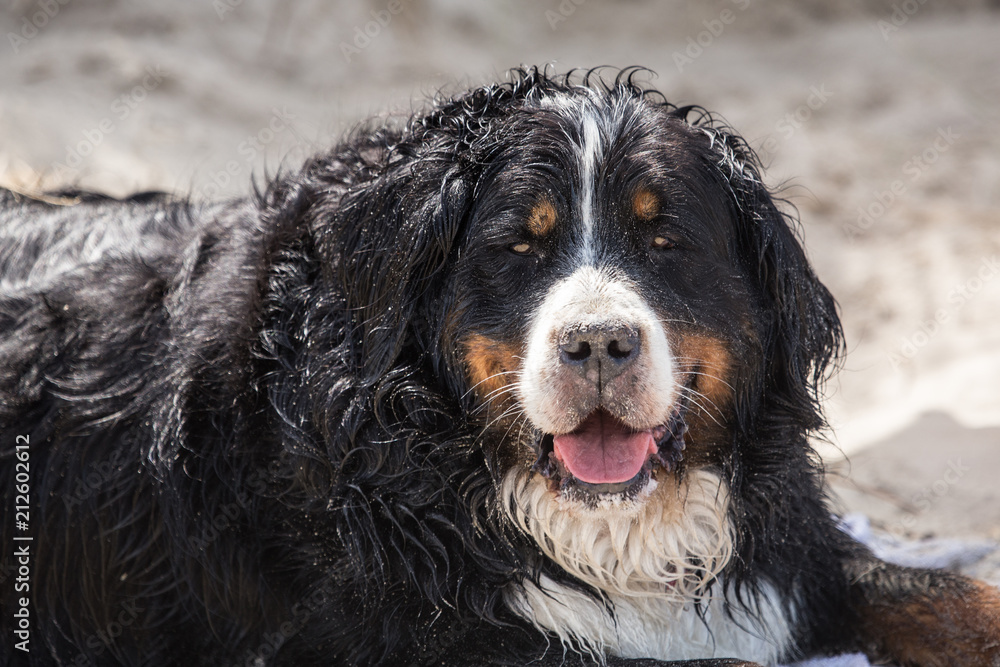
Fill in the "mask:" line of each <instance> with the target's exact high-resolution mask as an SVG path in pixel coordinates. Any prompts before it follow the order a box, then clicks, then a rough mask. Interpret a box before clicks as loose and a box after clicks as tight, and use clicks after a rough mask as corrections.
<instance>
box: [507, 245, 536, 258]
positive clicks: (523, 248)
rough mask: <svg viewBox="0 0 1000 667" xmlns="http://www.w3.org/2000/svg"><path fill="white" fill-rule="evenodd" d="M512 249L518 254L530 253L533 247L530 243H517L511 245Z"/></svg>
mask: <svg viewBox="0 0 1000 667" xmlns="http://www.w3.org/2000/svg"><path fill="white" fill-rule="evenodd" d="M510 251H511V252H513V253H515V254H518V255H530V254H531V251H532V247H531V244H530V243H515V244H514V245H512V246H511V247H510Z"/></svg>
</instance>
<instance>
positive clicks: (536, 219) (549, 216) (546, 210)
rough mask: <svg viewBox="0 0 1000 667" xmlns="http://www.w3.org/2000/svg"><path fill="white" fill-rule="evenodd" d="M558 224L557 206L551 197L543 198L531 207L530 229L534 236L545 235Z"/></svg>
mask: <svg viewBox="0 0 1000 667" xmlns="http://www.w3.org/2000/svg"><path fill="white" fill-rule="evenodd" d="M555 226H556V207H555V206H554V205H553V204H552V202H551V201H550V200H549V199H542V200H541V201H540V202H538V203H537V204H535V207H534V208H533V209H531V214H530V215H529V216H528V231H529V232H531V234H532V235H533V236H545V235H546V234H548V233H549V232H551V231H552V228H553V227H555Z"/></svg>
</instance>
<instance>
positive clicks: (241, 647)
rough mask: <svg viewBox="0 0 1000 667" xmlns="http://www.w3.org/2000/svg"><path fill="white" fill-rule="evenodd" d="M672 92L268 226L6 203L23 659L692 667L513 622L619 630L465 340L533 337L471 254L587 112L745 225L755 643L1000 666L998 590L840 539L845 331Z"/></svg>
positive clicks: (479, 121) (709, 459) (358, 150)
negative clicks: (660, 137) (823, 454)
mask: <svg viewBox="0 0 1000 667" xmlns="http://www.w3.org/2000/svg"><path fill="white" fill-rule="evenodd" d="M641 78H642V77H641V76H637V70H626V71H623V72H622V73H621V74H620V75H619V76H618V77H617V78H616V79H614V80H613V81H612V82H609V83H604V81H603V80H601V79H600V76H599V73H588V74H585V75H579V74H577V75H574V74H570V75H566V76H555V75H551V74H550V73H548V72H546V71H543V70H539V69H534V68H532V69H524V70H515V71H513V72H512V73H511V77H510V80H509V81H508V82H507V83H500V84H494V85H489V86H485V87H483V88H479V89H476V90H472V91H471V92H467V93H463V94H460V95H457V96H455V97H453V98H448V99H445V98H442V99H439V100H437V101H435V103H434V105H433V107H432V108H431V109H430V110H429V111H427V112H422V113H419V114H417V115H415V116H413V117H412V118H411V119H409V121H408V122H406V123H405V124H396V123H393V122H381V121H379V122H371V123H369V124H367V125H365V126H364V127H363V128H360V129H358V130H357V131H355V132H354V133H353V134H352V135H351V136H349V137H348V138H347V139H345V140H344V141H343V142H341V143H340V144H339V145H337V146H336V147H335V148H334V149H332V150H331V151H329V152H327V153H324V154H321V155H318V156H316V157H315V158H313V159H311V160H310V161H308V162H307V163H306V164H305V165H304V166H303V167H302V168H301V170H299V171H297V172H295V173H288V174H284V175H279V176H278V177H276V178H274V179H272V180H270V181H269V182H268V184H267V185H266V187H265V188H263V189H262V191H260V192H258V193H257V194H256V195H255V196H253V197H249V198H245V199H239V200H236V201H229V202H220V203H199V202H192V201H187V200H184V199H180V198H174V197H171V196H168V195H163V194H157V193H143V194H139V195H135V196H132V197H129V198H126V199H123V200H118V199H111V198H108V197H104V196H100V195H97V194H92V193H82V192H64V193H59V194H58V195H52V196H47V197H27V196H24V195H22V194H18V193H13V192H9V191H3V192H2V193H0V332H2V338H0V480H2V489H3V491H2V493H0V495H2V497H3V503H4V505H3V507H4V510H3V512H4V517H5V519H4V523H3V526H2V530H0V533H2V540H0V543H2V544H3V545H4V547H3V548H4V552H3V555H2V561H0V580H2V581H3V585H2V588H0V599H2V600H3V605H2V606H3V609H4V614H3V618H2V619H0V627H2V628H3V634H2V636H0V663H3V664H8V663H9V664H25V663H28V664H32V665H90V664H134V665H143V664H145V665H165V664H178V665H180V664H183V665H198V664H201V665H229V664H233V665H244V664H247V665H249V664H275V665H341V664H343V665H374V664H383V665H410V664H415V665H424V664H445V665H456V666H457V665H475V664H512V665H518V664H526V663H527V662H528V661H531V660H534V661H536V662H532V663H531V664H538V665H558V664H579V663H580V662H581V661H588V660H591V659H599V660H607V662H608V664H631V665H636V666H639V665H653V664H661V663H658V662H655V661H653V660H626V659H624V658H620V657H616V656H614V655H607V656H602V655H597V656H594V655H593V653H592V652H587V651H586V650H583V648H581V647H580V646H579V645H576V644H573V643H572V642H571V643H568V644H565V645H562V644H561V643H560V641H559V638H557V637H556V636H555V635H553V634H546V633H544V632H542V631H541V630H539V629H538V628H537V627H536V625H535V624H533V623H532V622H531V621H530V619H528V618H526V617H525V614H524V613H521V612H518V610H516V609H514V608H512V607H511V606H510V605H509V599H510V597H509V596H510V592H511V591H518V590H523V587H524V586H525V585H531V584H532V582H534V583H535V584H537V583H538V582H542V581H545V582H556V584H558V585H559V586H560V587H564V590H571V591H574V592H575V593H574V594H577V593H578V594H582V595H584V596H587V597H589V598H591V599H593V600H595V601H597V602H598V603H599V604H603V605H605V606H607V607H608V613H610V614H613V609H612V608H613V606H614V605H613V603H612V602H610V601H609V598H607V597H606V593H605V592H602V591H600V590H598V589H595V588H592V587H590V586H589V585H587V584H585V583H584V582H582V581H580V580H577V579H575V578H574V577H573V576H571V575H570V574H569V573H568V572H566V571H565V570H563V569H562V568H560V567H559V566H558V565H557V564H556V563H555V562H553V561H552V560H550V559H549V558H548V557H547V556H546V553H547V552H546V551H545V550H544V549H542V548H541V547H540V546H539V544H537V543H536V542H535V541H534V539H533V538H532V536H531V535H530V534H529V533H528V532H527V531H525V530H521V529H519V528H518V526H517V525H516V522H515V521H514V520H512V518H511V516H510V513H509V512H507V511H505V509H504V499H503V498H501V497H500V489H501V485H502V481H503V479H504V477H505V475H506V474H507V473H508V472H509V471H510V470H512V469H513V468H514V467H515V466H517V465H520V459H519V455H518V454H517V453H516V452H514V451H512V450H511V448H510V446H509V444H508V443H507V441H506V438H507V436H508V434H509V433H510V430H511V429H510V426H509V424H507V423H506V422H503V421H502V420H501V421H497V420H495V419H494V418H493V417H494V416H495V415H493V416H491V413H490V411H489V410H484V409H482V407H483V406H482V403H483V400H482V396H481V395H479V394H477V392H476V391H474V387H473V386H472V385H473V382H471V381H470V379H469V375H468V360H467V359H465V358H464V357H463V349H464V348H463V347H462V344H461V343H462V341H463V340H466V337H467V336H468V335H469V334H470V332H474V331H484V330H490V331H493V330H499V329H500V328H501V327H502V326H503V322H505V321H508V320H517V319H518V318H521V317H524V316H525V315H524V313H523V312H521V310H523V308H525V307H524V306H519V305H517V304H515V303H513V302H512V301H511V300H504V299H503V298H500V297H499V296H497V297H496V298H495V299H493V300H491V298H490V297H491V296H496V294H495V292H493V293H490V292H489V290H487V289H485V287H484V285H488V284H489V283H488V282H487V281H488V280H509V281H516V280H517V278H516V276H514V275H513V274H512V273H511V271H512V270H511V269H510V268H509V267H508V266H507V265H506V264H505V263H507V262H510V261H511V260H510V259H509V256H508V255H504V254H503V253H496V254H495V255H492V256H489V257H485V258H484V256H483V254H482V251H481V245H482V244H483V242H484V237H483V232H482V229H483V227H482V226H478V227H477V226H475V225H474V224H473V221H474V220H478V219H481V217H482V216H483V215H485V214H484V213H483V209H484V208H488V205H487V204H488V202H490V201H492V200H491V199H490V197H491V194H490V192H491V190H490V189H491V188H493V189H494V190H495V189H496V188H497V187H498V185H497V184H498V183H501V182H504V181H503V179H504V178H505V177H506V175H509V174H510V173H516V171H517V169H521V168H522V166H520V165H518V164H514V163H512V162H510V161H509V160H510V159H509V157H508V156H509V155H511V151H513V152H514V154H516V153H517V152H518V151H519V150H528V149H529V148H530V147H529V146H528V145H527V144H526V143H519V142H524V141H526V140H525V139H524V136H523V135H521V134H519V128H520V127H521V126H520V125H519V123H520V122H522V121H523V120H524V117H525V114H526V113H527V112H526V111H525V109H526V108H527V107H529V106H531V105H533V104H535V103H537V102H539V101H540V100H544V99H545V98H550V97H554V96H557V95H570V96H572V95H575V94H580V93H579V91H581V90H583V89H586V90H588V91H589V92H588V93H586V94H587V95H589V96H592V97H594V99H597V100H600V101H603V102H606V103H607V104H609V105H611V104H629V105H632V106H633V107H634V108H636V109H638V110H639V111H641V113H642V122H643V123H644V124H645V126H648V127H650V128H654V127H656V126H660V125H662V126H663V127H666V128H668V130H669V132H670V133H671V134H670V136H671V137H674V136H676V137H682V138H683V141H682V140H681V139H677V142H678V146H680V147H682V148H684V149H685V150H687V148H686V147H688V146H696V148H695V149H693V150H692V151H689V154H687V157H686V158H685V160H684V161H683V164H682V166H683V168H684V169H687V170H689V173H690V176H691V178H692V182H694V183H695V184H696V186H697V187H699V188H702V190H701V191H703V192H706V193H709V192H711V193H714V194H713V196H715V197H716V198H717V199H718V200H719V201H720V202H722V203H721V204H720V206H723V207H724V209H725V210H726V211H728V212H729V213H727V214H726V215H723V216H721V217H720V218H719V220H721V222H718V221H717V222H715V223H713V224H716V225H720V226H722V227H724V228H725V233H726V234H727V238H729V239H730V242H731V245H732V254H733V258H734V264H733V266H732V267H731V271H732V273H733V275H735V276H737V277H738V278H737V279H738V281H739V282H740V284H741V285H742V287H741V289H743V290H744V293H745V294H746V295H748V300H747V306H746V307H747V308H748V309H749V311H748V312H749V320H748V322H749V323H748V324H747V327H749V329H748V330H747V331H744V334H745V335H744V338H745V344H742V345H744V346H743V347H739V346H737V347H733V348H732V349H733V350H734V353H735V354H736V359H737V364H736V365H737V366H738V368H737V369H736V370H735V371H734V374H733V376H732V377H731V378H730V379H731V383H732V385H733V393H732V396H731V403H730V404H729V406H728V407H727V408H726V411H725V413H724V414H722V415H720V417H721V418H722V426H723V427H724V428H723V430H722V431H718V432H714V433H715V435H714V436H713V442H712V444H711V447H708V446H707V445H706V446H705V448H704V449H703V450H701V456H702V460H701V462H700V463H697V465H699V466H702V467H704V469H706V470H710V471H712V473H713V474H714V475H716V476H717V477H718V478H719V479H721V480H723V481H724V482H725V484H726V486H727V487H728V490H729V491H728V492H729V500H728V505H727V509H726V515H725V518H726V520H727V521H728V525H729V526H730V527H731V530H732V539H733V544H732V555H731V557H730V556H729V555H728V552H727V562H726V563H725V566H724V567H723V568H722V569H721V575H720V578H719V579H718V580H713V582H710V584H709V585H710V587H711V589H712V591H713V593H714V594H715V595H724V596H725V599H726V600H727V601H728V603H727V604H728V606H729V610H730V612H732V613H733V615H734V616H735V615H736V613H735V612H736V610H741V613H743V614H745V615H747V614H748V615H749V616H750V617H752V616H753V614H754V612H755V610H758V609H759V608H760V607H759V606H758V605H759V604H762V603H761V599H762V597H763V595H764V592H765V591H766V592H767V595H769V596H771V598H773V599H775V600H777V601H778V609H780V613H781V614H782V615H783V617H784V618H785V622H787V624H788V626H789V628H790V635H789V636H788V638H787V644H786V645H783V646H779V647H777V648H776V649H775V651H776V654H777V655H780V656H782V657H784V658H793V657H796V656H800V655H806V654H816V653H831V652H837V651H846V650H864V651H866V652H868V653H869V654H870V655H872V656H888V657H891V658H895V659H897V660H901V661H903V662H905V663H907V664H915V665H945V664H970V665H973V664H974V665H997V664H1000V657H998V656H1000V652H998V649H997V645H998V642H1000V621H998V620H997V618H998V614H1000V602H998V598H997V596H996V595H995V594H994V593H993V592H992V591H990V590H989V589H987V588H985V587H983V586H982V585H980V584H977V583H975V582H972V581H969V580H965V579H962V578H960V577H957V576H954V575H949V574H945V573H937V572H931V571H913V570H905V569H903V568H896V567H894V566H890V565H886V564H883V563H880V562H878V561H876V560H875V559H874V558H873V557H872V556H871V555H870V554H869V553H868V552H867V551H866V550H865V549H864V548H862V547H860V546H859V545H857V544H855V543H853V542H852V541H851V540H850V539H849V538H848V537H846V536H845V535H844V534H842V533H841V532H839V531H838V529H837V528H836V525H835V520H834V518H832V517H831V515H830V511H829V509H828V508H827V503H826V500H825V498H824V495H823V491H822V479H821V469H820V465H819V463H818V461H817V460H816V457H815V455H814V454H813V452H812V450H811V449H810V448H809V446H808V444H807V437H808V436H809V435H810V434H814V433H816V432H817V430H818V429H820V428H822V426H823V420H822V416H821V412H820V407H819V402H818V396H819V391H820V387H821V384H822V380H823V378H824V377H825V376H826V374H827V370H828V366H829V365H830V364H831V362H833V361H834V360H835V359H836V356H837V354H838V352H839V351H840V349H841V330H840V325H839V322H838V317H837V313H836V308H835V304H834V301H833V299H832V297H831V296H830V294H829V293H828V292H827V290H826V289H825V288H824V287H823V286H822V285H821V284H820V283H819V281H818V280H817V279H816V277H815V275H814V274H813V272H812V270H811V269H810V267H809V265H808V262H807V260H806V257H805V255H804V253H803V250H802V247H801V246H800V244H799V242H798V240H797V239H796V235H795V233H794V224H793V221H792V220H791V219H790V218H789V217H788V216H787V215H786V214H784V213H783V212H781V211H780V210H779V208H778V206H777V204H776V200H775V198H774V197H773V196H772V195H771V193H770V192H769V191H768V190H767V189H766V188H765V186H764V185H763V183H762V179H761V176H760V170H759V166H758V164H757V161H756V159H755V157H754V155H753V152H752V151H751V150H750V149H749V148H748V146H747V145H746V144H745V143H744V142H743V141H742V140H741V139H740V138H739V137H738V136H737V135H736V134H735V133H734V132H733V131H732V130H730V129H729V128H727V127H726V126H725V125H723V124H722V123H720V122H719V121H718V120H717V119H716V118H714V117H713V116H711V115H710V114H708V113H707V112H705V111H703V110H701V109H699V108H696V107H682V108H678V107H675V106H673V105H670V104H668V103H667V102H666V101H665V100H664V99H663V98H662V97H661V96H660V95H659V94H658V93H656V92H655V91H653V90H651V89H649V88H648V86H646V85H644V84H643V83H642V82H641V81H640V79H641ZM651 131H652V130H651ZM662 131H664V132H666V131H667V130H662ZM505 187H508V188H509V190H508V193H507V194H508V196H510V197H513V198H516V197H518V196H521V195H524V196H527V194H528V193H525V192H522V191H520V190H519V189H518V188H519V187H520V186H519V185H518V184H517V183H516V182H511V183H510V184H508V186H505ZM713 188H715V189H713ZM477 216H479V217H477ZM477 253H478V254H477ZM477 262H478V263H477ZM484 276H486V277H484ZM519 309H520V310H519ZM741 340H742V339H741ZM17 436H23V438H22V439H17ZM22 442H30V445H29V447H28V448H27V451H30V463H29V465H30V494H28V495H29V497H28V498H27V500H28V501H29V502H28V506H29V513H30V522H29V524H30V530H29V531H28V534H29V535H31V536H33V537H34V542H32V543H31V545H32V546H31V554H32V555H31V558H30V587H29V589H28V590H27V591H24V590H21V589H19V588H16V587H15V585H14V584H15V581H16V580H17V576H18V572H19V570H18V567H19V564H18V562H17V561H16V560H15V559H14V558H13V556H12V553H13V550H12V547H11V545H13V544H15V542H14V541H13V538H14V535H15V534H17V535H20V536H24V533H23V532H18V531H15V528H14V519H13V508H14V506H15V505H16V504H18V503H20V501H19V500H18V496H19V495H20V492H19V491H17V489H16V488H15V485H14V484H13V479H14V477H15V474H16V464H17V463H18V458H17V453H18V450H17V449H16V447H15V445H16V444H17V443H22ZM689 446H690V447H693V448H694V449H696V450H697V446H698V443H697V442H689ZM690 465H692V466H694V465H696V462H695V460H694V459H692V461H691V463H690ZM21 597H27V598H29V599H30V607H29V609H30V613H31V624H30V628H31V629H30V652H28V653H25V652H23V651H21V650H20V649H19V648H18V647H17V645H18V644H19V643H20V642H21V641H22V636H19V635H17V634H16V633H15V632H14V631H15V630H16V629H17V627H18V625H17V622H16V620H14V619H12V612H9V611H8V610H14V609H15V608H17V607H18V600H19V598H21ZM771 598H769V599H771ZM956 600H965V601H966V602H967V606H968V608H969V610H966V609H965V607H963V606H962V605H959V604H956ZM602 601H603V602H602ZM955 638H961V639H962V641H957V640H955ZM953 640H955V641H953ZM578 651H580V652H578ZM711 655H712V651H711V647H709V646H706V648H705V652H704V654H702V655H691V656H688V657H690V658H692V659H694V658H699V657H710V656H711ZM732 657H733V658H739V657H740V656H732ZM698 664H704V665H721V664H730V663H729V662H727V661H725V660H720V659H712V660H709V661H706V662H704V663H698ZM732 664H736V663H735V662H734V663H732Z"/></svg>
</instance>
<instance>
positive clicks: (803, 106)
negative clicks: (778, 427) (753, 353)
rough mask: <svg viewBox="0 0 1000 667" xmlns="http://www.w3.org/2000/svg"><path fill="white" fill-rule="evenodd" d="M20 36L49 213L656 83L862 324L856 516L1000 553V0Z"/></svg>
mask: <svg viewBox="0 0 1000 667" xmlns="http://www.w3.org/2000/svg"><path fill="white" fill-rule="evenodd" d="M0 37H2V39H0V184H2V185H4V186H6V187H11V188H14V189H18V190H22V191H28V192H37V191H40V190H44V189H46V188H55V187H65V186H78V187H85V188H94V189H98V190H103V191H106V192H109V193H112V194H118V195H122V194H126V193H128V192H130V191H134V190H142V189H151V188H156V189H165V190H169V191H174V192H178V193H183V194H189V195H191V196H193V197H195V198H199V199H201V198H212V197H220V196H232V195H238V194H241V193H247V192H248V191H249V184H250V182H251V179H252V178H260V177H262V176H263V175H264V174H266V173H268V172H270V173H273V172H274V171H275V170H276V169H277V168H278V167H279V166H285V167H294V166H296V165H297V164H298V163H300V162H301V160H302V159H303V157H304V156H306V155H308V154H310V153H311V152H314V151H318V150H322V149H323V148H325V147H328V146H329V145H330V144H331V143H332V142H334V141H335V140H336V139H337V137H338V136H339V135H341V134H342V133H343V132H344V131H346V130H347V129H349V128H350V127H351V126H352V125H353V124H355V123H356V122H358V121H359V120H361V119H363V118H365V117H367V116H370V115H375V114H386V113H389V114H397V115H402V116H405V115H408V114H409V113H411V112H412V111H413V110H415V109H419V108H420V107H421V106H422V104H423V100H424V99H426V98H427V97H428V96H431V95H434V94H435V93H437V92H438V91H441V90H443V91H445V92H449V91H452V92H454V91H458V90H460V89H463V88H466V87H469V86H475V85H479V84H482V83H485V82H488V81H493V80H496V79H498V78H503V76H504V72H505V70H506V69H508V68H509V67H512V66H516V65H519V64H522V63H523V64H545V63H551V64H552V65H553V66H554V68H555V69H556V70H558V71H565V70H567V69H569V68H574V67H581V68H589V67H593V66H598V65H611V66H615V67H622V66H626V65H634V64H639V65H645V66H647V67H649V68H651V69H652V70H653V71H655V72H656V74H657V78H656V79H655V85H656V87H658V88H659V89H660V90H661V91H663V92H664V93H665V94H666V96H667V97H668V99H670V100H671V101H673V102H675V103H678V104H688V103H696V104H701V105H703V106H705V107H707V108H709V109H711V110H713V111H715V112H717V113H719V114H720V115H721V116H722V117H724V118H725V119H726V120H728V121H729V123H730V124H731V125H733V126H734V127H735V128H736V129H737V130H738V131H739V132H740V133H741V134H743V135H744V136H745V137H746V138H747V140H748V141H749V142H750V144H751V145H752V146H753V147H754V148H756V149H757V150H758V151H759V152H760V155H761V157H762V159H763V161H764V163H765V164H766V165H767V167H768V172H767V173H768V178H769V182H770V183H771V184H773V185H775V186H782V187H784V188H785V193H786V196H788V197H789V198H790V199H791V201H792V202H793V203H794V205H795V206H796V207H797V208H798V209H799V212H800V215H801V218H802V223H803V231H804V236H805V242H806V246H807V250H808V252H809V254H810V256H811V258H812V260H813V261H814V263H815V266H816V269H817V271H818V273H819V274H820V276H821V277H822V278H823V280H824V281H825V282H826V284H827V285H828V286H829V287H830V289H831V290H832V291H833V293H834V295H835V296H836V297H837V298H838V300H839V302H840V304H841V308H842V315H843V319H844V323H845V326H846V330H847V341H848V347H849V354H848V357H847V360H846V363H845V366H844V368H843V370H842V371H841V372H840V374H839V376H838V377H837V379H836V380H835V381H834V382H832V383H831V384H830V386H829V395H830V397H829V416H830V419H831V422H832V424H833V427H834V431H833V433H832V434H831V442H830V443H819V446H820V448H821V452H822V454H823V456H824V458H825V459H826V461H827V462H828V463H829V465H830V469H831V470H832V471H833V472H834V473H835V477H834V481H833V485H834V488H835V490H836V491H837V493H838V496H839V502H840V503H841V504H842V507H843V508H844V509H845V510H850V511H858V512H863V513H864V514H865V515H867V516H868V517H870V519H871V522H872V526H873V527H874V528H875V529H876V530H877V531H881V533H884V534H887V535H890V536H895V537H902V538H908V539H926V538H928V537H937V538H951V537H960V538H964V539H966V540H1000V483H998V481H997V478H998V473H1000V131H998V129H1000V2H998V1H997V0H963V1H956V2H942V1H937V0H859V1H858V2H850V3H848V2H824V1H823V0H804V1H801V2H793V1H792V0H715V1H711V2H698V3H694V2H691V3H682V2H678V1H665V2H655V1H652V0H627V1H619V2H601V1H600V0H535V1H532V0H506V1H497V2H469V1H465V2H463V1H460V0H369V1H367V2H354V3H334V2H323V1H321V0H293V1H290V2H278V1H277V0H274V1H269V2H264V1H254V0H187V1H185V2H181V1H179V0H158V1H156V2H153V1H138V0H137V1H124V0H3V8H2V9H0ZM845 455H848V457H849V460H848V461H845V460H844V456H845ZM987 551H988V549H985V548H984V549H982V550H980V552H977V553H980V555H982V554H983V553H987ZM956 558H965V561H963V562H956V563H953V564H956V565H961V566H964V567H966V569H972V570H976V568H978V570H976V571H978V572H979V573H980V574H982V575H983V576H987V577H989V578H992V579H994V580H997V579H1000V575H998V572H1000V559H998V558H997V556H996V555H995V554H994V555H993V556H987V557H986V558H985V559H981V558H977V559H976V560H975V561H972V560H969V558H970V557H968V556H956Z"/></svg>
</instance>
